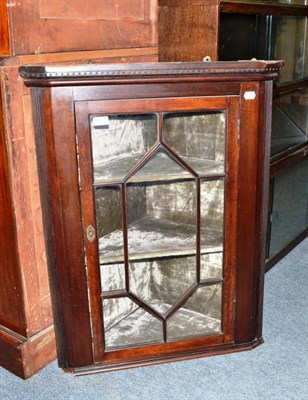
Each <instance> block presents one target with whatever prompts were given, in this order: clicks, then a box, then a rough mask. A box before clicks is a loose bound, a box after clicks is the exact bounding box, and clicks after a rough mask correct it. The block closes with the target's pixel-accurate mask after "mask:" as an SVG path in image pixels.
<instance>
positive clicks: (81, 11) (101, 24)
mask: <svg viewBox="0 0 308 400" xmlns="http://www.w3.org/2000/svg"><path fill="white" fill-rule="evenodd" d="M156 10H157V6H156V1H154V0H136V1H133V2H132V1H129V0H124V1H121V2H119V1H115V0H77V1H75V0H70V1H65V2H63V1H48V0H24V1H22V2H16V3H15V4H14V6H12V7H10V13H11V22H12V29H11V31H12V34H13V37H12V47H13V52H14V54H30V53H33V54H34V53H35V54H38V53H49V52H60V51H75V50H97V49H116V48H121V47H123V48H125V47H146V46H155V45H156V43H157V38H156V20H157V16H156V14H157V12H156Z"/></svg>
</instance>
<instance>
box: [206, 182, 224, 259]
mask: <svg viewBox="0 0 308 400" xmlns="http://www.w3.org/2000/svg"><path fill="white" fill-rule="evenodd" d="M224 197H225V195H224V180H223V179H217V180H212V181H202V182H201V252H204V251H206V250H208V251H214V248H216V251H221V250H222V246H223V233H224ZM208 251H206V252H208Z"/></svg>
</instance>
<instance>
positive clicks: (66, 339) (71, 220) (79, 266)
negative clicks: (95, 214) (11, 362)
mask: <svg viewBox="0 0 308 400" xmlns="http://www.w3.org/2000/svg"><path fill="white" fill-rule="evenodd" d="M51 92H52V99H50V98H49V94H48V93H49V91H48V90H45V91H44V90H42V89H33V97H34V100H33V107H34V109H35V121H36V141H37V148H38V153H39V160H38V166H39V175H40V190H41V198H42V209H43V221H44V229H45V235H46V238H45V240H46V249H47V255H48V256H47V258H48V268H49V277H50V285H51V295H52V302H53V311H54V316H55V325H56V329H55V330H56V340H57V348H58V358H59V364H60V366H61V367H71V366H74V365H75V366H76V365H78V366H82V365H88V364H92V363H93V356H92V347H91V330H90V322H89V308H88V294H87V283H86V282H87V277H86V269H85V265H84V252H83V237H82V225H81V208H80V198H79V187H78V170H77V156H76V151H77V149H76V143H75V126H74V110H73V102H72V89H71V88H55V89H52V90H51ZM42 105H43V106H42ZM41 110H44V111H43V112H44V118H42V117H41ZM51 110H52V111H51ZM44 136H45V137H44ZM48 182H49V183H48Z"/></svg>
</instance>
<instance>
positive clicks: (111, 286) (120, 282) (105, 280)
mask: <svg viewBox="0 0 308 400" xmlns="http://www.w3.org/2000/svg"><path fill="white" fill-rule="evenodd" d="M101 287H102V291H103V292H113V291H115V290H121V289H125V270H124V264H106V265H101Z"/></svg>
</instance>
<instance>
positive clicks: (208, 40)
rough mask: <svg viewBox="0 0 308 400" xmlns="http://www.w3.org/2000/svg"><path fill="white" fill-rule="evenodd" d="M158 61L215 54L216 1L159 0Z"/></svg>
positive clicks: (212, 56)
mask: <svg viewBox="0 0 308 400" xmlns="http://www.w3.org/2000/svg"><path fill="white" fill-rule="evenodd" d="M158 6H159V7H158V15H159V16H158V18H159V24H158V42H159V61H165V62H166V61H202V60H203V58H204V57H210V58H211V59H212V60H213V61H214V60H217V57H218V24H219V0H194V1H190V0H158Z"/></svg>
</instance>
